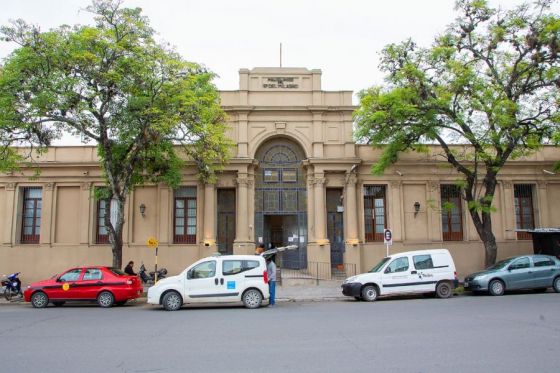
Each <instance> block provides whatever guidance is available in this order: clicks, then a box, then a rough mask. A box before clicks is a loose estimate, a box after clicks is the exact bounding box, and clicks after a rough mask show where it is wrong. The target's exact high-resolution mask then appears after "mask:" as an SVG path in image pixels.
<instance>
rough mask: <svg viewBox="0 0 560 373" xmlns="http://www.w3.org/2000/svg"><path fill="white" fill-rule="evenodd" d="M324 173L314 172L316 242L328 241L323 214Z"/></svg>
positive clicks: (325, 219) (324, 207)
mask: <svg viewBox="0 0 560 373" xmlns="http://www.w3.org/2000/svg"><path fill="white" fill-rule="evenodd" d="M325 210H326V205H325V175H324V174H323V173H316V174H315V239H316V240H317V242H318V243H320V242H323V243H328V239H327V231H326V226H327V218H326V214H325Z"/></svg>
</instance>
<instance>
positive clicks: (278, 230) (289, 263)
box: [264, 215, 304, 269]
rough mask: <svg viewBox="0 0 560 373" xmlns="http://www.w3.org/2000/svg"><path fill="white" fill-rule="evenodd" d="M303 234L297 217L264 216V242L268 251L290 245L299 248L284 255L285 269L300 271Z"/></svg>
mask: <svg viewBox="0 0 560 373" xmlns="http://www.w3.org/2000/svg"><path fill="white" fill-rule="evenodd" d="M301 234H302V232H301V230H300V229H299V226H298V216H297V215H265V216H264V240H265V244H266V245H267V247H266V248H267V249H268V248H269V247H280V246H288V245H297V246H298V249H296V250H290V251H286V252H284V253H283V254H282V263H281V264H282V266H283V267H285V268H293V269H299V268H300V267H301V252H300V250H299V243H300V241H303V240H304V238H303V236H301ZM300 237H302V238H300Z"/></svg>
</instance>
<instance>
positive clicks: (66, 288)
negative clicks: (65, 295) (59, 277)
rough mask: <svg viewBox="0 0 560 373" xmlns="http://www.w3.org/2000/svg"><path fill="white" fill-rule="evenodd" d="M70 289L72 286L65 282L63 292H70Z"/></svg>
mask: <svg viewBox="0 0 560 373" xmlns="http://www.w3.org/2000/svg"><path fill="white" fill-rule="evenodd" d="M69 289H70V284H69V283H67V282H65V283H64V284H62V290H64V291H68V290H69Z"/></svg>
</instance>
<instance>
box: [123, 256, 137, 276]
mask: <svg viewBox="0 0 560 373" xmlns="http://www.w3.org/2000/svg"><path fill="white" fill-rule="evenodd" d="M132 267H134V262H133V261H132V260H131V261H130V262H128V264H127V265H126V267H124V273H126V274H127V275H131V276H136V273H134V269H132Z"/></svg>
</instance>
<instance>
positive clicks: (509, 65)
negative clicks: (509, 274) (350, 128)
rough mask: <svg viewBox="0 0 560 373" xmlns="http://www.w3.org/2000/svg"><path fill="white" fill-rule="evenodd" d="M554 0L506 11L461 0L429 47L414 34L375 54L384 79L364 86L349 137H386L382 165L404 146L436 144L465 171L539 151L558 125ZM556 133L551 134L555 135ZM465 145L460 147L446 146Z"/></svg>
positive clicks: (559, 23) (559, 70) (559, 25)
mask: <svg viewBox="0 0 560 373" xmlns="http://www.w3.org/2000/svg"><path fill="white" fill-rule="evenodd" d="M551 3H552V1H539V2H538V3H536V4H535V5H534V6H533V7H531V6H529V5H527V4H525V5H521V6H519V7H517V8H515V9H513V10H510V11H501V10H496V9H492V8H490V7H488V5H487V2H486V1H484V0H476V1H467V0H460V1H457V3H456V8H457V9H458V10H459V12H460V16H459V18H457V19H456V21H455V22H454V23H453V24H451V25H450V26H449V28H448V30H447V31H446V32H445V33H444V34H442V35H440V36H439V37H437V39H436V40H435V42H434V44H433V45H432V46H431V47H429V48H421V47H418V46H417V45H416V44H415V43H414V42H413V41H412V40H407V41H404V42H402V43H400V44H391V45H388V46H387V47H385V49H384V50H383V52H382V59H381V66H380V67H381V69H382V70H383V71H385V72H386V73H387V83H388V84H387V86H386V87H372V88H370V89H367V90H364V91H362V92H361V93H360V94H359V96H360V108H359V109H358V110H357V111H356V113H355V118H356V122H357V132H356V136H357V138H358V139H360V140H362V141H364V140H365V141H367V142H369V143H371V144H373V145H383V146H384V151H383V156H382V157H381V159H380V160H379V162H377V163H376V165H375V166H374V169H373V171H374V172H375V173H378V174H379V173H382V172H383V171H384V170H385V169H386V168H387V167H388V166H389V165H390V164H392V163H393V162H395V161H396V160H397V159H398V154H399V153H400V152H403V151H408V150H425V147H423V146H422V145H423V144H426V143H434V142H435V143H438V144H439V145H441V146H442V147H443V150H444V156H445V158H446V159H447V160H448V161H449V162H450V163H451V164H452V165H453V166H455V167H456V168H457V169H458V170H459V171H460V172H462V173H464V174H465V175H466V176H467V177H474V175H475V174H476V171H475V166H472V167H467V166H465V165H464V163H463V162H464V161H468V162H470V163H471V164H472V162H475V163H476V162H481V163H483V164H484V165H485V166H486V167H487V168H488V169H489V170H493V171H496V172H497V170H499V169H500V168H501V167H502V166H503V164H504V163H505V161H506V160H507V159H510V158H517V157H520V156H522V155H524V154H527V153H528V152H530V151H533V150H535V149H537V148H538V147H539V146H540V145H541V144H543V143H545V142H548V141H550V140H551V139H553V138H554V136H555V135H554V134H555V133H556V134H557V133H558V123H559V119H560V118H559V113H558V103H559V94H558V92H559V91H558V88H559V86H560V65H559V59H558V53H559V52H560V44H559V40H560V35H559V31H560V19H559V18H558V17H557V16H556V15H555V14H553V13H550V12H548V11H549V9H550V5H551ZM556 136H558V135H556ZM457 143H462V144H469V145H472V151H470V152H467V153H465V154H460V153H458V152H457V151H455V150H454V149H453V147H452V146H450V145H452V144H457Z"/></svg>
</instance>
